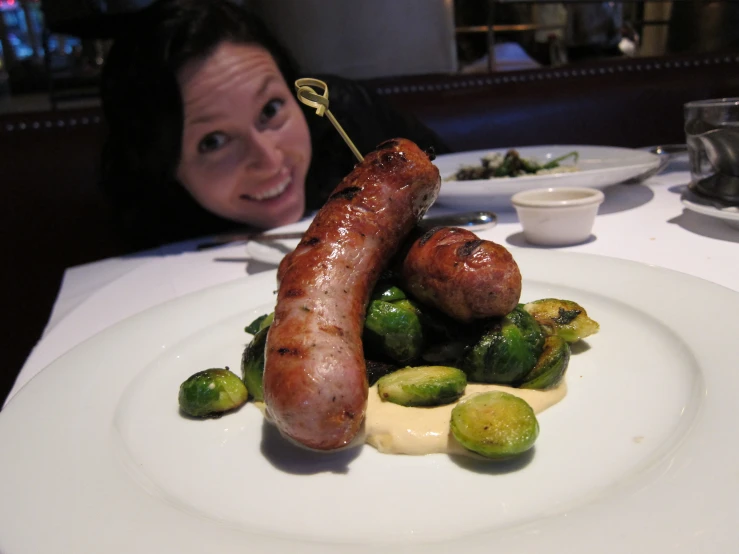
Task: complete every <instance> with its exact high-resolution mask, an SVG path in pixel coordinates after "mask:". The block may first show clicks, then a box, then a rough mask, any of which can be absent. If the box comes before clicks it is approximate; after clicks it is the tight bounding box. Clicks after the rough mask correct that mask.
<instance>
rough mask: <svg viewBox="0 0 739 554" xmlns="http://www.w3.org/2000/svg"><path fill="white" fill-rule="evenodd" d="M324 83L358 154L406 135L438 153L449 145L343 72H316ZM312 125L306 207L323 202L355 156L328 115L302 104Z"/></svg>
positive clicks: (313, 208) (315, 207) (333, 107)
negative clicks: (339, 75)
mask: <svg viewBox="0 0 739 554" xmlns="http://www.w3.org/2000/svg"><path fill="white" fill-rule="evenodd" d="M319 78H320V79H321V80H322V81H324V82H325V83H326V84H327V85H328V90H329V106H328V109H329V110H330V111H331V113H332V114H333V116H334V117H335V118H336V120H337V121H338V122H339V123H340V124H341V126H342V127H343V129H344V131H345V132H346V134H347V135H348V136H349V138H350V139H351V140H352V142H353V143H354V145H355V146H356V147H357V149H358V150H359V152H360V153H361V154H366V153H368V152H371V151H372V150H374V149H375V148H376V147H377V145H378V144H380V143H381V142H383V141H385V140H388V139H392V138H407V139H410V140H412V141H413V142H415V143H416V144H418V145H419V146H420V147H421V148H422V149H427V148H429V147H431V148H433V149H434V150H435V152H436V153H437V154H445V153H448V152H450V149H449V147H448V146H447V145H446V144H444V143H443V141H442V140H441V139H440V138H439V137H438V136H437V135H436V134H435V133H434V132H433V131H431V130H430V129H429V128H428V127H426V126H425V125H423V124H422V123H421V122H420V121H418V119H416V118H415V117H413V116H412V115H410V114H408V113H403V112H400V111H398V110H396V109H395V108H393V107H392V106H391V105H390V104H389V103H388V102H387V101H386V100H385V99H384V98H383V97H382V96H379V95H378V94H375V93H373V92H371V91H370V90H368V89H367V88H366V87H364V86H362V85H361V84H359V83H357V82H356V81H350V80H348V79H343V78H341V77H335V76H320V77H319ZM304 108H305V117H306V119H307V121H308V127H309V129H310V134H311V141H312V146H313V159H312V162H311V166H310V169H309V171H308V176H307V178H306V197H307V204H308V206H307V207H308V210H315V209H318V208H320V207H321V205H323V203H324V202H325V201H326V199H327V198H328V196H329V195H330V193H331V191H332V190H333V189H334V188H336V185H338V184H339V182H341V180H342V179H343V178H344V177H345V176H346V175H347V174H348V173H349V172H351V170H352V168H353V167H354V165H355V164H356V163H357V159H356V158H355V157H354V154H353V153H352V151H351V150H350V149H349V147H348V146H347V145H346V143H345V142H344V139H343V138H342V137H341V135H340V134H339V133H338V131H336V129H335V128H334V126H333V125H332V124H331V122H330V121H329V120H328V118H327V117H325V116H324V117H321V116H318V115H316V111H315V109H313V108H310V107H308V106H304Z"/></svg>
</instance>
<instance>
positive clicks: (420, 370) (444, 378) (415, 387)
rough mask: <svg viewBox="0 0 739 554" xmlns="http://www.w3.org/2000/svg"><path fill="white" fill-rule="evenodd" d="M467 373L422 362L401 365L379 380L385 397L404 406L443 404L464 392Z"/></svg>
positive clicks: (381, 392)
mask: <svg viewBox="0 0 739 554" xmlns="http://www.w3.org/2000/svg"><path fill="white" fill-rule="evenodd" d="M466 386H467V376H466V375H465V374H464V372H463V371H461V370H459V369H457V368H455V367H446V366H419V367H406V368H403V369H399V370H398V371H395V372H393V373H391V374H389V375H385V376H384V377H382V378H380V380H379V381H377V392H378V393H379V395H380V398H382V400H386V401H388V402H392V403H393V404H400V405H401V406H440V405H442V404H450V403H451V402H454V401H455V400H457V399H458V398H459V397H460V396H462V395H463V394H464V389H465V387H466Z"/></svg>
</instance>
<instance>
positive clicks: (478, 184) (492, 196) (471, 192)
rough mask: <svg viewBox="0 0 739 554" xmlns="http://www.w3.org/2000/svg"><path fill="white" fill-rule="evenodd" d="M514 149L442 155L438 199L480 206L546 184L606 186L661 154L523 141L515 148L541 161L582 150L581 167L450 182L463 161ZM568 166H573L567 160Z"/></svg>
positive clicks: (506, 203)
mask: <svg viewBox="0 0 739 554" xmlns="http://www.w3.org/2000/svg"><path fill="white" fill-rule="evenodd" d="M508 150H510V148H503V149H497V150H476V151H472V152H460V153H457V154H444V155H440V156H437V158H436V160H435V161H434V163H435V164H436V166H437V167H438V168H439V172H440V173H441V178H442V184H441V191H440V192H439V198H438V200H437V202H438V203H439V204H441V205H449V206H475V207H477V209H487V208H491V207H493V208H502V207H510V205H511V203H510V199H511V196H513V195H514V194H515V193H517V192H520V191H522V190H529V189H534V188H547V187H592V188H598V189H602V188H605V187H607V186H609V185H613V184H616V183H621V182H623V181H626V180H628V179H631V178H632V177H636V176H637V175H640V174H642V173H644V172H645V171H647V170H649V169H652V168H655V167H657V166H658V165H659V163H660V158H659V156H657V155H655V154H651V153H649V152H645V151H643V150H632V149H630V148H617V147H610V146H584V145H557V146H523V147H520V148H515V150H517V151H518V153H519V154H520V155H521V157H523V158H531V159H534V160H537V161H538V162H539V163H546V161H547V160H551V159H554V158H557V157H559V156H562V155H564V154H567V153H568V152H572V151H577V152H578V153H579V159H578V161H577V163H576V164H575V165H576V166H577V167H578V168H579V169H580V171H577V172H572V173H552V174H548V175H530V176H522V177H512V178H499V179H479V180H474V181H449V180H447V179H448V178H449V177H450V176H452V175H454V174H455V173H456V172H457V170H458V169H459V168H460V167H462V166H468V165H480V159H481V158H482V157H483V156H485V155H487V154H491V153H494V152H499V153H501V154H505V153H506V152H507V151H508ZM562 165H563V166H567V165H572V161H571V160H565V162H563V164H562Z"/></svg>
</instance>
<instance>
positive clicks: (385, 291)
mask: <svg viewBox="0 0 739 554" xmlns="http://www.w3.org/2000/svg"><path fill="white" fill-rule="evenodd" d="M404 298H407V297H406V295H405V293H404V292H403V291H402V290H400V289H399V288H398V287H396V286H395V285H390V284H387V283H383V284H378V285H377V286H376V287H375V290H374V291H372V300H384V301H385V302H395V301H396V300H403V299H404Z"/></svg>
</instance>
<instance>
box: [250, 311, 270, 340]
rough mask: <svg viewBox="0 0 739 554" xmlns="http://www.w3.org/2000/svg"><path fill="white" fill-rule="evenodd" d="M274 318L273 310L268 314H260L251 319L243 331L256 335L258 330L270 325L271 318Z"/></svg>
mask: <svg viewBox="0 0 739 554" xmlns="http://www.w3.org/2000/svg"><path fill="white" fill-rule="evenodd" d="M274 318H275V313H274V312H272V313H270V314H264V315H260V316H259V317H258V318H256V319H255V320H254V321H252V322H251V323H250V324H249V325H247V326H246V327H244V331H246V332H247V333H249V334H250V335H256V334H257V333H258V332H259V331H260V330H262V329H264V328H265V327H269V326H270V325H272V320H273V319H274Z"/></svg>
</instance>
